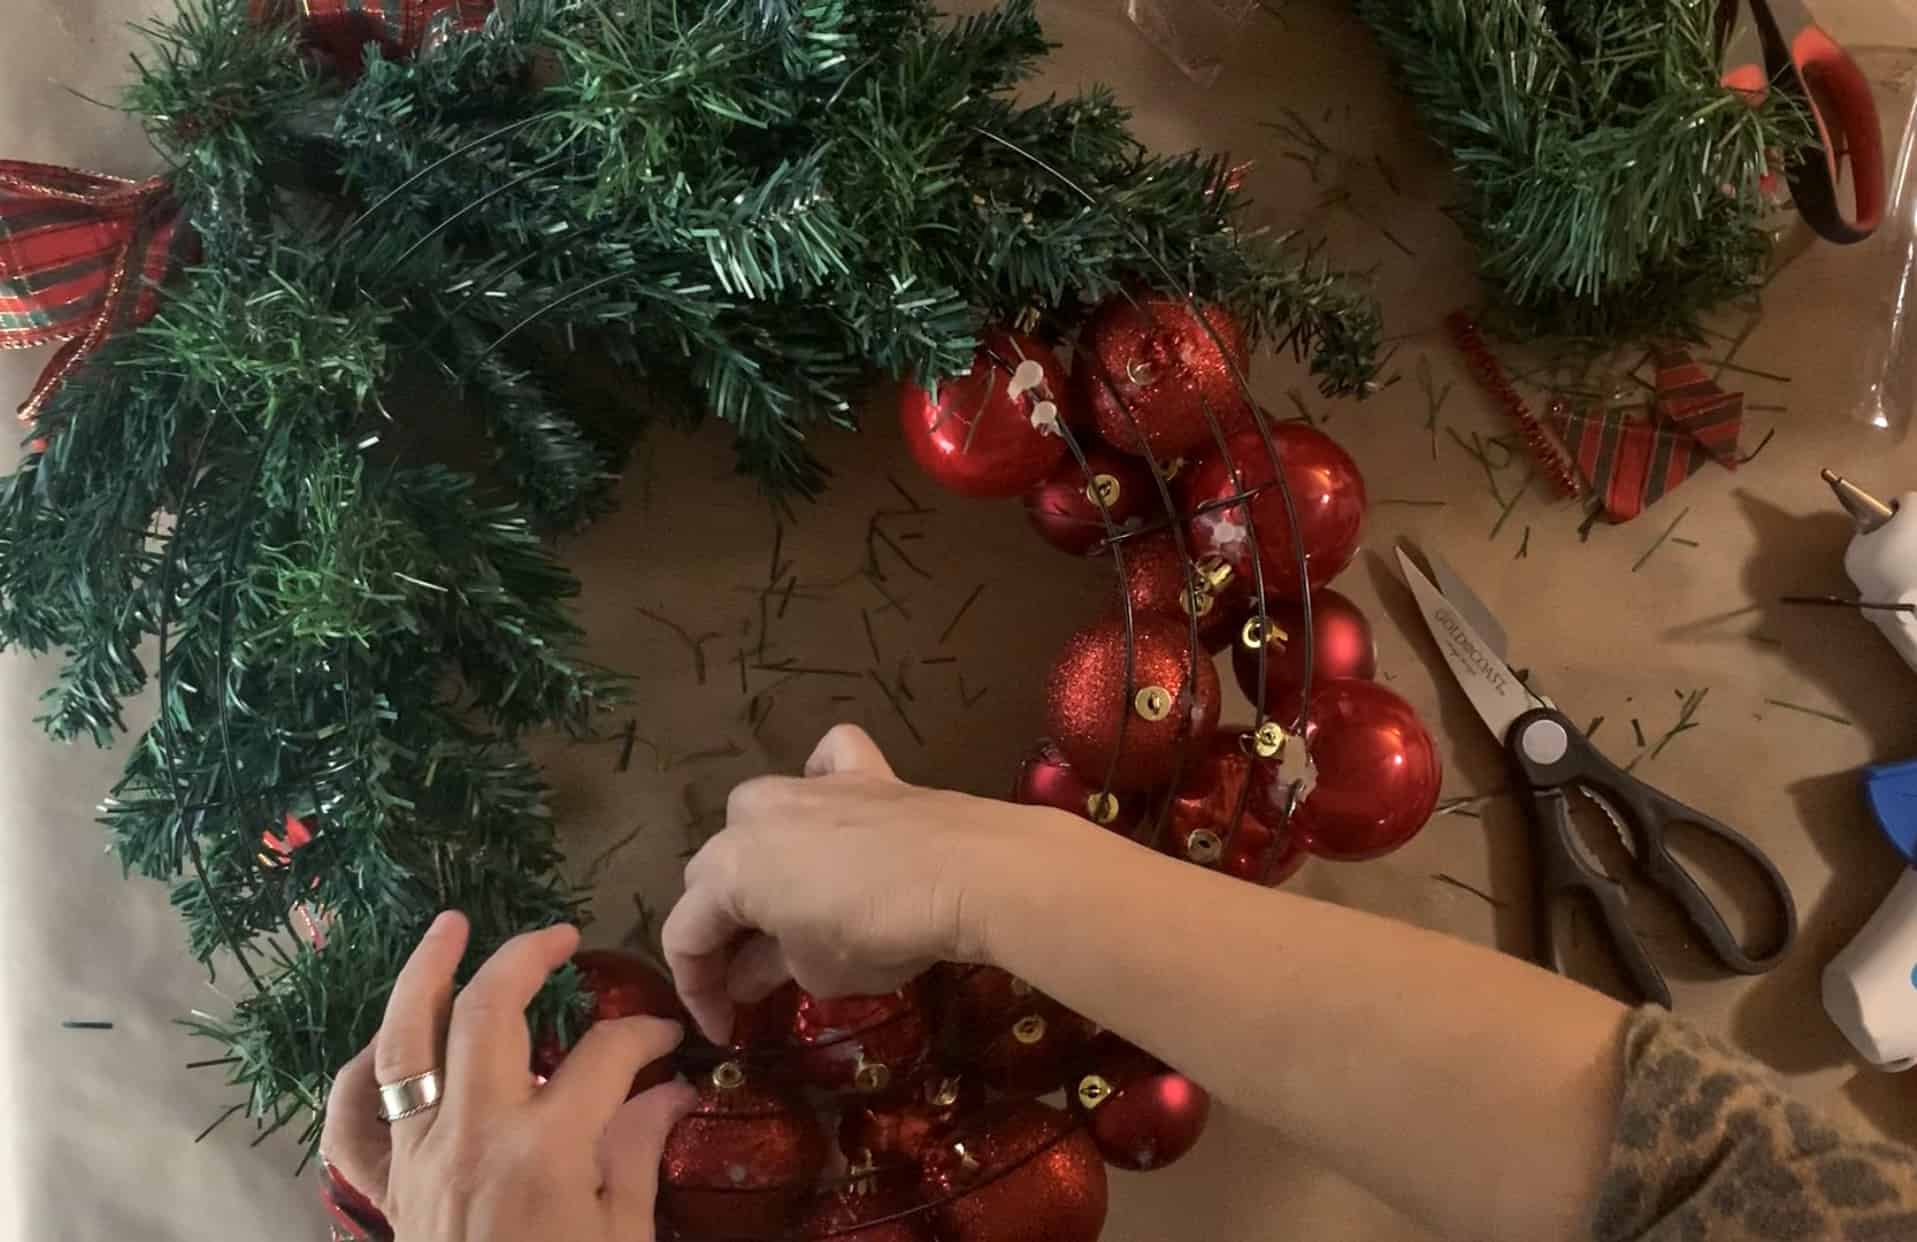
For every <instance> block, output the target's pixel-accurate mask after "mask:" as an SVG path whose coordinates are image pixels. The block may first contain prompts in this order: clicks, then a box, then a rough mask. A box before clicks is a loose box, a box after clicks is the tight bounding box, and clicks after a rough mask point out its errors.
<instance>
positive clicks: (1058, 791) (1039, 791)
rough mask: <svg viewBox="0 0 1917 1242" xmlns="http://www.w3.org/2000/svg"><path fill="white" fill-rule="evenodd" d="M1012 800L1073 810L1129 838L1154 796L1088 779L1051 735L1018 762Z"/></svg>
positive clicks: (1031, 804)
mask: <svg viewBox="0 0 1917 1242" xmlns="http://www.w3.org/2000/svg"><path fill="white" fill-rule="evenodd" d="M1012 801H1014V802H1017V803H1020V804H1022V805H1024V806H1051V807H1057V808H1058V809H1059V810H1061V811H1070V812H1071V813H1072V814H1074V815H1077V816H1079V817H1081V818H1084V819H1089V820H1091V821H1092V822H1093V823H1094V824H1098V825H1101V826H1102V827H1106V828H1109V829H1111V830H1112V831H1113V832H1116V833H1118V834H1119V835H1120V836H1126V837H1129V836H1131V835H1132V833H1133V832H1135V831H1137V829H1138V825H1139V821H1141V820H1142V819H1144V817H1145V812H1146V811H1147V810H1148V809H1149V808H1150V806H1151V799H1150V798H1149V797H1147V796H1145V795H1144V794H1135V793H1116V792H1112V791H1108V790H1104V789H1101V788H1100V787H1099V782H1096V781H1091V780H1087V779H1086V778H1085V775H1084V773H1082V772H1080V771H1079V770H1078V769H1077V768H1075V767H1073V766H1072V761H1071V760H1069V759H1067V758H1066V757H1065V753H1064V752H1063V751H1061V750H1060V749H1059V748H1058V743H1056V742H1054V741H1052V740H1051V739H1050V738H1047V739H1045V740H1043V741H1041V742H1039V744H1038V745H1037V746H1035V747H1033V748H1032V751H1031V753H1030V754H1028V755H1026V756H1025V758H1024V759H1023V760H1021V761H1020V762H1019V765H1018V777H1017V779H1016V780H1015V781H1014V782H1013V784H1012Z"/></svg>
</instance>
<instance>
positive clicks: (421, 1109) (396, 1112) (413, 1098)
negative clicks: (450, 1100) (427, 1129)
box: [379, 1069, 444, 1125]
mask: <svg viewBox="0 0 1917 1242" xmlns="http://www.w3.org/2000/svg"><path fill="white" fill-rule="evenodd" d="M443 1087H444V1083H443V1081H442V1079H441V1077H440V1072H439V1071H438V1070H436V1069H432V1070H427V1071H426V1072H425V1073H423V1074H414V1075H413V1076H412V1077H411V1078H402V1079H400V1080H399V1081H398V1082H383V1083H381V1084H379V1119H380V1120H381V1121H383V1122H385V1123H386V1124H387V1125H391V1124H392V1123H393V1122H395V1121H404V1120H406V1119H407V1118H408V1117H417V1116H419V1115H420V1114H421V1113H429V1112H431V1111H432V1110H434V1109H435V1108H438V1107H439V1101H440V1099H441V1098H442V1096H443V1095H444V1091H443Z"/></svg>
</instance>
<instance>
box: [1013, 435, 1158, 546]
mask: <svg viewBox="0 0 1917 1242" xmlns="http://www.w3.org/2000/svg"><path fill="white" fill-rule="evenodd" d="M1080 443H1081V445H1082V446H1083V448H1084V452H1085V461H1084V463H1083V464H1082V465H1081V464H1080V463H1079V460H1078V459H1077V458H1076V457H1073V456H1072V455H1071V454H1070V453H1067V454H1066V455H1065V459H1064V460H1063V461H1061V462H1059V463H1058V466H1057V468H1056V469H1054V470H1053V471H1052V473H1051V474H1050V475H1048V476H1047V477H1046V478H1045V480H1044V481H1043V482H1042V483H1040V484H1039V485H1038V486H1036V487H1034V488H1033V489H1032V490H1031V491H1029V492H1027V493H1026V494H1025V513H1026V516H1027V517H1029V518H1031V519H1032V525H1033V526H1034V527H1035V528H1036V529H1037V530H1038V533H1039V534H1040V535H1041V536H1043V537H1044V539H1045V542H1047V543H1049V544H1051V545H1052V546H1053V547H1055V548H1057V549H1058V550H1059V551H1061V552H1069V553H1071V554H1072V555H1073V556H1085V555H1087V554H1089V553H1092V552H1097V551H1101V550H1103V548H1104V546H1105V540H1106V538H1107V537H1108V535H1109V534H1110V532H1111V531H1112V530H1119V531H1126V530H1134V529H1136V528H1137V527H1138V526H1139V524H1140V523H1141V522H1143V521H1144V519H1145V517H1146V515H1147V514H1151V513H1162V512H1164V507H1165V504H1164V497H1163V496H1162V495H1161V494H1160V493H1159V490H1158V483H1157V481H1156V480H1155V479H1153V478H1152V472H1151V469H1150V468H1149V467H1148V466H1146V465H1145V463H1144V462H1142V461H1140V460H1138V459H1137V458H1136V457H1127V456H1125V455H1124V454H1123V453H1120V452H1118V451H1117V450H1115V449H1113V448H1111V447H1110V446H1108V445H1104V444H1099V443H1097V442H1096V441H1094V442H1092V443H1084V442H1083V441H1081V442H1080ZM1101 499H1102V500H1103V502H1104V508H1103V509H1102V510H1101V509H1100V508H1099V501H1100V500H1101ZM1108 518H1109V519H1110V525H1109V526H1108V525H1107V524H1106V522H1107V519H1108Z"/></svg>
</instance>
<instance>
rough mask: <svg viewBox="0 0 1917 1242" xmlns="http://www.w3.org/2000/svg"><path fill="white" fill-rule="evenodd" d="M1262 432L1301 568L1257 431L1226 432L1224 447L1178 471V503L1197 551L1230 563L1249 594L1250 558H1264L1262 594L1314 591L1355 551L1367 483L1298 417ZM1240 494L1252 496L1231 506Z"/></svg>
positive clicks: (1252, 583)
mask: <svg viewBox="0 0 1917 1242" xmlns="http://www.w3.org/2000/svg"><path fill="white" fill-rule="evenodd" d="M1269 430H1270V433H1271V441H1272V449H1273V450H1275V451H1276V453H1277V455H1278V461H1279V462H1280V463H1281V464H1282V473H1283V476H1284V480H1285V483H1286V485H1287V486H1288V487H1289V488H1290V489H1291V499H1292V504H1293V506H1294V507H1295V509H1296V511H1297V515H1298V533H1299V535H1300V537H1301V538H1302V541H1303V543H1304V551H1305V564H1306V566H1307V569H1308V573H1307V574H1304V575H1301V574H1300V573H1299V567H1298V553H1297V549H1295V548H1294V547H1293V546H1292V538H1291V531H1292V526H1291V520H1290V518H1289V516H1288V515H1287V514H1286V511H1285V498H1284V493H1283V492H1282V491H1280V490H1279V487H1278V478H1279V474H1280V470H1278V469H1275V468H1274V467H1273V465H1272V458H1271V453H1269V452H1267V451H1266V448H1265V441H1264V437H1262V436H1261V435H1259V434H1258V432H1257V431H1255V430H1254V431H1248V432H1244V433H1242V434H1239V435H1235V436H1233V437H1232V438H1231V440H1230V441H1229V442H1228V443H1227V446H1226V448H1227V453H1225V454H1219V453H1213V454H1211V455H1209V456H1207V457H1205V458H1204V459H1202V460H1200V461H1199V462H1198V463H1197V465H1195V466H1193V467H1192V468H1190V469H1188V470H1187V471H1185V472H1184V473H1183V474H1181V475H1180V476H1179V479H1178V482H1179V484H1180V489H1179V500H1180V503H1181V506H1182V508H1183V511H1184V512H1185V514H1186V515H1187V516H1188V521H1187V525H1186V530H1187V532H1188V533H1189V535H1190V537H1191V547H1192V549H1193V551H1194V553H1195V554H1196V555H1198V556H1200V557H1217V558H1218V559H1219V560H1221V561H1223V562H1224V563H1225V564H1227V565H1230V566H1231V567H1232V569H1233V570H1235V571H1236V572H1237V574H1238V576H1239V577H1240V578H1241V579H1243V580H1244V582H1245V584H1246V587H1247V588H1248V589H1249V590H1252V591H1256V590H1258V586H1259V584H1258V577H1257V574H1256V571H1255V569H1254V565H1253V562H1254V561H1262V562H1263V568H1264V593H1265V598H1266V599H1268V600H1273V599H1296V598H1297V597H1298V594H1299V592H1300V591H1301V590H1302V589H1303V588H1302V584H1303V583H1304V582H1306V581H1309V582H1310V583H1311V587H1312V589H1313V590H1314V591H1315V590H1317V589H1318V588H1319V587H1322V586H1324V585H1325V584H1326V583H1327V582H1330V581H1331V580H1332V579H1333V578H1335V577H1337V576H1338V575H1339V574H1340V573H1342V572H1344V570H1345V568H1346V567H1347V566H1348V565H1350V564H1351V561H1352V558H1353V557H1355V556H1356V555H1357V554H1358V540H1359V537H1360V536H1361V535H1362V534H1363V533H1364V519H1365V506H1366V503H1367V502H1366V499H1365V481H1364V476H1362V475H1360V474H1359V473H1358V464H1357V463H1356V462H1354V461H1352V460H1351V455H1350V454H1349V453H1347V452H1345V451H1344V449H1342V448H1340V447H1339V446H1338V442H1337V441H1336V440H1333V439H1332V438H1331V437H1330V436H1328V435H1326V434H1325V433H1324V432H1322V431H1319V430H1317V429H1316V428H1314V427H1307V426H1305V425H1303V424H1302V423H1276V424H1273V425H1272V426H1271V427H1270V428H1269ZM1234 464H1235V465H1236V466H1237V470H1238V475H1237V480H1236V481H1235V482H1234V480H1233V477H1232V466H1233V465H1234ZM1241 495H1249V496H1250V497H1251V499H1250V501H1249V502H1245V501H1239V502H1237V503H1232V500H1233V498H1234V497H1237V496H1241ZM1254 533H1255V535H1256V539H1255V540H1254V538H1253V536H1254Z"/></svg>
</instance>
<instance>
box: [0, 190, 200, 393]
mask: <svg viewBox="0 0 1917 1242" xmlns="http://www.w3.org/2000/svg"><path fill="white" fill-rule="evenodd" d="M192 246H193V239H192V234H191V230H188V229H183V228H182V227H181V224H180V215H179V205H178V203H177V202H176V201H175V200H174V198H173V191H172V188H171V187H170V186H169V185H168V184H167V182H166V181H165V180H164V179H163V178H159V177H155V178H153V179H151V180H148V181H141V182H133V181H123V180H121V179H120V178H118V177H103V176H100V175H99V174H97V173H89V172H80V171H77V170H75V169H71V168H56V167H53V166H51V165H47V164H26V163H18V162H14V161H0V349H32V348H34V347H36V346H40V345H49V344H52V343H54V342H56V341H64V342H65V345H64V347H63V348H62V349H61V350H60V351H59V352H58V353H57V354H55V355H54V356H53V360H52V361H51V362H50V363H48V365H47V368H46V370H45V371H43V372H42V373H41V375H40V380H39V382H38V383H36V384H35V385H34V386H33V391H32V393H31V394H30V395H29V396H28V397H27V400H26V402H25V403H24V404H23V405H22V406H21V407H20V417H21V420H22V421H31V420H32V419H33V418H34V416H35V415H37V414H38V413H39V412H40V409H41V407H42V406H44V405H45V404H46V401H47V398H49V397H51V396H52V395H53V393H54V392H55V390H57V389H58V388H59V387H60V385H61V384H62V383H63V382H65V380H66V378H67V376H69V375H70V374H72V373H73V371H74V369H75V368H77V367H78V366H79V365H80V364H81V363H82V362H84V361H85V360H86V357H87V355H88V354H91V353H92V352H93V351H94V350H96V349H98V348H99V347H100V346H101V345H102V344H103V343H105V341H106V339H107V337H109V336H111V335H112V334H113V333H115V332H119V331H124V330H125V329H126V328H128V327H135V326H138V325H139V324H142V323H145V322H146V321H147V320H149V319H151V318H153V315H154V312H155V311H157V310H158V309H159V284H160V282H161V281H162V280H164V279H165V278H166V275H167V272H168V271H169V270H170V269H171V268H172V267H173V266H174V264H175V263H176V262H177V261H179V260H181V259H183V258H185V257H186V252H188V251H189V250H190V249H191V247H192Z"/></svg>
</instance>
